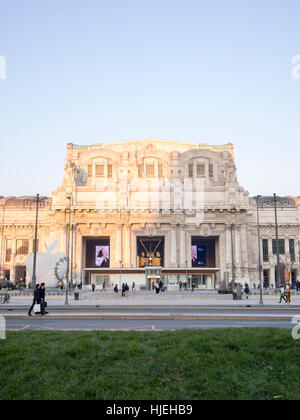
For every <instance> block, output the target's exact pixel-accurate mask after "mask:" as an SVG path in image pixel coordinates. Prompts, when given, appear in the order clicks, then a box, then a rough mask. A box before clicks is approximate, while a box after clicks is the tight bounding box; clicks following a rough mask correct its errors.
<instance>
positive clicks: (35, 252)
mask: <svg viewBox="0 0 300 420" xmlns="http://www.w3.org/2000/svg"><path fill="white" fill-rule="evenodd" d="M39 203H40V195H39V194H37V196H36V218H35V236H34V250H33V270H32V287H33V288H34V289H35V286H36V255H37V237H38V221H39Z"/></svg>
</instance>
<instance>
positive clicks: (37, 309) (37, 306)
mask: <svg viewBox="0 0 300 420" xmlns="http://www.w3.org/2000/svg"><path fill="white" fill-rule="evenodd" d="M32 311H34V313H35V314H36V313H41V299H40V285H39V284H37V285H36V287H35V289H34V296H33V302H32V305H31V308H30V309H29V312H28V316H32V315H31V312H32Z"/></svg>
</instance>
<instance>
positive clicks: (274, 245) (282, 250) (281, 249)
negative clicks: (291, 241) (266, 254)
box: [272, 239, 285, 255]
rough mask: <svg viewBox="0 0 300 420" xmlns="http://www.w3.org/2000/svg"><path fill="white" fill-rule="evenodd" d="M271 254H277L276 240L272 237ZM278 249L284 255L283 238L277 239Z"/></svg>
mask: <svg viewBox="0 0 300 420" xmlns="http://www.w3.org/2000/svg"><path fill="white" fill-rule="evenodd" d="M272 242H273V254H274V255H276V254H277V241H276V239H273V241H272ZM278 249H279V254H280V255H285V242H284V239H278Z"/></svg>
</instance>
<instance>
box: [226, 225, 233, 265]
mask: <svg viewBox="0 0 300 420" xmlns="http://www.w3.org/2000/svg"><path fill="white" fill-rule="evenodd" d="M225 236H226V240H225V242H226V244H225V246H226V266H227V268H229V267H231V266H232V254H231V228H230V226H226V232H225Z"/></svg>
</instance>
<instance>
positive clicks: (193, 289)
mask: <svg viewBox="0 0 300 420" xmlns="http://www.w3.org/2000/svg"><path fill="white" fill-rule="evenodd" d="M195 287H196V285H195V282H194V281H193V283H192V292H194V291H195Z"/></svg>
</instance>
